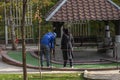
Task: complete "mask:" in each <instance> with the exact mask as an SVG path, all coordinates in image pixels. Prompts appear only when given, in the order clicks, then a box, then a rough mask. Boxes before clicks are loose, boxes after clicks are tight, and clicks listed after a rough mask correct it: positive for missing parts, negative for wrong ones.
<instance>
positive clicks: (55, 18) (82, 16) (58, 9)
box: [45, 0, 120, 48]
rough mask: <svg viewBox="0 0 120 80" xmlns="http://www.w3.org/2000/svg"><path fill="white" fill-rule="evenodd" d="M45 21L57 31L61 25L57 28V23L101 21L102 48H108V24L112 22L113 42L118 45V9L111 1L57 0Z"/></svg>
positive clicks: (119, 41) (119, 13) (119, 12)
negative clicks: (102, 28) (52, 23)
mask: <svg viewBox="0 0 120 80" xmlns="http://www.w3.org/2000/svg"><path fill="white" fill-rule="evenodd" d="M45 19H46V21H51V22H54V23H56V25H53V27H56V29H59V30H60V27H62V26H63V25H59V26H57V24H58V23H70V22H77V21H78V22H79V21H90V20H92V21H103V22H104V23H105V27H104V30H105V34H104V36H105V37H104V41H103V44H104V45H103V46H102V48H104V47H109V46H110V42H111V36H110V26H109V22H112V23H113V24H114V25H115V36H114V38H115V42H116V43H120V7H119V6H118V5H117V4H115V3H114V2H113V1H112V0H59V1H58V3H57V4H56V5H55V6H54V7H53V8H52V9H51V10H50V11H49V12H48V14H47V15H46V17H45ZM57 31H58V30H57ZM88 31H89V30H88ZM58 34H59V33H58ZM78 37H80V36H78Z"/></svg>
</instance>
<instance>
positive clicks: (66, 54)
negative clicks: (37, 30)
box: [62, 50, 73, 67]
mask: <svg viewBox="0 0 120 80" xmlns="http://www.w3.org/2000/svg"><path fill="white" fill-rule="evenodd" d="M69 52H70V51H67V50H62V53H63V62H64V63H63V67H66V65H67V61H68V60H69V63H70V67H72V66H73V59H72V58H70V55H69V54H70V53H69ZM71 55H72V54H71Z"/></svg>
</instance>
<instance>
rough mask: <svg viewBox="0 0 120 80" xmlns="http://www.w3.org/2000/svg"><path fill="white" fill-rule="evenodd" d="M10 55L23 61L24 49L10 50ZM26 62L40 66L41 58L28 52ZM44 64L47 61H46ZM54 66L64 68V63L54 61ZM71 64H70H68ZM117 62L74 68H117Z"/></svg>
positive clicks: (80, 65) (75, 66) (83, 65)
mask: <svg viewBox="0 0 120 80" xmlns="http://www.w3.org/2000/svg"><path fill="white" fill-rule="evenodd" d="M8 56H9V57H10V58H12V59H15V60H16V61H19V62H22V51H9V52H8ZM26 63H27V64H30V65H33V66H39V59H37V58H35V57H33V56H32V55H31V53H30V52H27V53H26ZM44 65H46V63H45V62H44ZM52 66H54V67H56V68H62V66H63V65H62V64H56V63H52ZM68 66H69V65H68ZM116 66H117V63H105V64H79V65H77V64H76V65H74V68H81V69H82V68H83V69H84V68H88V69H89V68H90V69H91V68H92V69H94V68H95V69H102V68H116ZM119 66H120V64H119Z"/></svg>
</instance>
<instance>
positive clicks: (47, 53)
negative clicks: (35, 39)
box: [40, 44, 50, 67]
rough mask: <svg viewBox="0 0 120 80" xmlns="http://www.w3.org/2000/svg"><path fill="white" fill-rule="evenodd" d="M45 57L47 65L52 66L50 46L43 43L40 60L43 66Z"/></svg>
mask: <svg viewBox="0 0 120 80" xmlns="http://www.w3.org/2000/svg"><path fill="white" fill-rule="evenodd" d="M43 57H45V59H46V65H47V67H49V66H50V48H49V46H47V45H42V44H41V46H40V62H41V67H43Z"/></svg>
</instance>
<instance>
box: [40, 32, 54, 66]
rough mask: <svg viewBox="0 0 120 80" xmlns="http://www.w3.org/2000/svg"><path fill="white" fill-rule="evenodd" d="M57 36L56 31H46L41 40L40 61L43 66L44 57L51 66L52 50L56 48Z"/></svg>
mask: <svg viewBox="0 0 120 80" xmlns="http://www.w3.org/2000/svg"><path fill="white" fill-rule="evenodd" d="M55 38H56V33H55V32H48V33H46V34H45V35H44V36H43V37H42V38H41V41H40V51H41V52H40V62H41V67H43V57H45V58H46V64H47V67H50V50H51V49H54V41H55Z"/></svg>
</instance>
